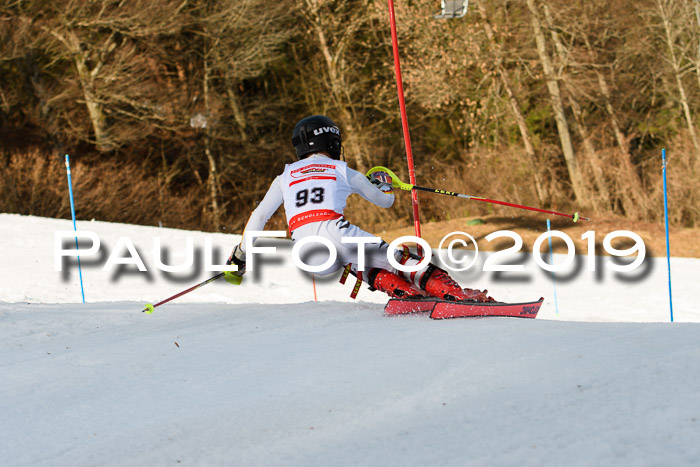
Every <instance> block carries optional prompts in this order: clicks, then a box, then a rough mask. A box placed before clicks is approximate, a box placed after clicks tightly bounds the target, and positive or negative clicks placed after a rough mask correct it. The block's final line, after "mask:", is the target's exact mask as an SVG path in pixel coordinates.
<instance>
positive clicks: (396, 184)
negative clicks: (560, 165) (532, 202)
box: [367, 166, 590, 222]
mask: <svg viewBox="0 0 700 467" xmlns="http://www.w3.org/2000/svg"><path fill="white" fill-rule="evenodd" d="M374 172H386V173H388V174H389V176H390V177H391V179H392V180H393V182H392V186H394V187H395V188H400V189H402V190H405V191H411V190H422V191H427V192H430V193H437V194H439V195H448V196H456V197H458V198H464V199H473V200H475V201H483V202H485V203H492V204H502V205H503V206H510V207H513V208H520V209H527V210H530V211H537V212H543V213H546V214H554V215H557V216H564V217H569V218H571V219H573V220H574V222H578V221H579V220H584V221H589V220H590V219H589V218H588V217H581V216H579V214H578V212H575V213H573V214H565V213H562V212H556V211H548V210H546V209H540V208H533V207H530V206H523V205H522V204H515V203H507V202H505V201H498V200H495V199H489V198H482V197H480V196H471V195H464V194H462V193H455V192H454V191H447V190H440V189H437V188H428V187H424V186H417V185H411V184H410V183H404V182H402V181H401V180H400V179H399V177H397V176H396V174H395V173H394V172H392V171H391V170H389V169H387V168H386V167H381V166H377V167H373V168H371V169H370V170H369V172H367V175H368V176H369V175H370V174H372V173H374Z"/></svg>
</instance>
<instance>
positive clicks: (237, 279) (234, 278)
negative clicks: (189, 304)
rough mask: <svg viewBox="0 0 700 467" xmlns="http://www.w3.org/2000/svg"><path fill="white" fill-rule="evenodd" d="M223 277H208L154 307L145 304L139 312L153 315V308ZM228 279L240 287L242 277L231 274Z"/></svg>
mask: <svg viewBox="0 0 700 467" xmlns="http://www.w3.org/2000/svg"><path fill="white" fill-rule="evenodd" d="M225 275H226V273H225V272H221V273H219V274H217V275H216V276H214V277H210V278H209V279H207V280H205V281H204V282H200V283H199V284H197V285H195V286H193V287H190V288H189V289H187V290H183V291H182V292H180V293H178V294H175V295H173V296H172V297H170V298H166V299H165V300H163V301H160V302H158V303H156V304H155V305H152V304H150V303H146V308H144V309H143V310H141V313H146V314H148V315H150V314H151V313H153V309H154V308H155V307H157V306H160V305H163V304H164V303H168V302H169V301H170V300H175V299H176V298H177V297H182V296H183V295H185V294H186V293H190V292H192V291H193V290H197V289H198V288H200V287H203V286H205V285H207V284H208V283H210V282H214V281H215V280H217V279H219V278H221V277H224V276H225ZM230 277H231V280H229V278H228V277H227V278H226V280H228V281H229V282H231V283H232V284H235V285H240V283H241V279H242V276H239V275H237V274H231V275H230Z"/></svg>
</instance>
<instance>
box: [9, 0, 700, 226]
mask: <svg viewBox="0 0 700 467" xmlns="http://www.w3.org/2000/svg"><path fill="white" fill-rule="evenodd" d="M439 6H440V2H439V0H412V1H408V0H407V1H402V0H397V1H396V18H397V22H398V33H399V44H400V52H401V60H402V62H401V64H402V71H403V75H404V85H405V90H406V104H407V109H408V121H409V125H410V130H411V141H412V144H413V152H414V157H415V160H416V169H417V178H418V183H419V184H421V185H427V186H434V187H438V188H444V189H448V190H453V191H461V192H464V193H468V194H472V195H479V196H485V197H489V198H495V199H501V200H505V201H511V202H515V203H521V204H528V205H533V206H539V207H543V208H550V209H570V210H571V211H572V212H573V210H578V211H580V212H582V213H584V212H585V213H587V214H591V215H595V214H599V215H604V214H610V213H615V214H618V215H622V216H625V217H627V218H629V219H644V220H650V221H657V220H660V219H661V217H662V215H663V204H662V203H663V192H662V182H661V149H662V148H666V149H667V154H668V160H669V168H668V177H669V196H670V209H671V221H672V223H673V224H674V225H676V226H697V225H698V222H699V220H700V177H699V176H698V165H699V164H698V159H699V158H700V135H699V134H698V133H699V130H698V127H697V124H696V122H698V121H700V115H699V114H700V7H699V5H698V2H697V1H696V0H637V1H634V2H632V1H629V0H627V1H622V0H586V1H576V0H574V1H572V0H490V1H485V0H481V1H477V0H472V1H471V2H470V7H469V13H468V14H467V15H466V16H465V17H464V18H462V19H452V20H440V19H434V18H433V15H434V14H435V13H436V12H437V11H438V9H439ZM316 113H322V114H326V115H328V116H330V117H331V118H333V119H334V120H335V121H336V122H337V123H338V124H339V125H340V126H341V128H342V130H343V132H344V146H345V155H346V159H347V160H348V162H349V163H350V164H351V166H353V167H355V168H357V169H359V170H366V169H367V168H369V167H372V166H374V165H385V166H388V167H391V168H392V169H394V170H395V171H396V172H397V173H398V174H399V175H401V176H403V177H405V178H406V179H407V178H408V177H407V174H406V163H405V150H404V143H403V139H402V138H403V136H402V132H401V123H400V117H399V111H398V98H397V92H396V84H395V78H394V68H393V60H392V50H391V38H390V30H389V13H388V6H387V2H386V1H385V0H364V1H359V0H344V1H339V0H332V1H319V0H298V1H290V0H279V1H274V2H273V1H268V0H219V1H213V0H122V1H112V0H102V1H88V0H54V1H19V0H0V167H1V170H0V192H1V193H2V198H1V199H0V211H2V212H14V213H22V214H32V215H40V216H49V217H67V216H69V215H70V208H69V203H68V194H67V182H66V174H65V167H64V166H63V160H64V159H63V156H64V154H70V155H71V160H72V163H73V167H72V168H73V183H74V189H75V196H76V202H77V206H76V210H77V215H78V218H80V219H92V218H95V219H98V220H107V221H116V222H130V223H140V224H146V225H158V224H159V223H162V225H164V226H168V227H181V228H189V229H202V230H211V231H227V232H231V231H233V232H240V230H241V229H242V228H243V225H244V223H245V221H246V218H247V215H248V213H249V212H250V211H251V209H252V208H254V207H255V204H256V202H257V201H258V200H259V199H260V198H261V197H262V195H263V194H264V193H265V191H266V189H267V187H268V186H269V184H270V182H271V181H272V179H273V178H274V176H275V175H277V174H278V173H279V172H281V170H282V168H283V166H284V164H285V163H288V162H291V161H293V160H294V152H293V148H292V146H291V143H290V140H291V131H292V128H293V127H294V124H295V123H296V121H297V120H298V119H300V118H302V117H304V116H306V115H309V114H316ZM436 198H438V197H435V196H433V197H432V198H430V195H424V196H421V200H422V208H421V209H422V215H423V218H424V219H427V220H431V219H432V220H436V219H447V218H456V217H462V216H470V215H477V214H485V213H487V212H493V211H489V210H493V209H496V210H497V211H496V212H503V213H506V211H505V209H509V208H503V210H501V208H494V207H493V206H490V205H484V204H483V203H469V202H465V201H452V200H450V199H447V200H443V199H436ZM409 204H410V200H409V197H408V195H400V201H399V202H398V206H397V207H396V208H395V209H392V210H391V211H390V212H389V213H384V214H382V215H381V216H380V214H379V212H378V211H376V210H372V209H369V210H368V209H367V204H366V203H364V204H363V203H361V202H353V203H352V204H351V206H350V210H349V213H348V215H349V216H350V218H351V219H352V220H353V221H354V222H357V223H358V224H360V225H363V226H367V227H369V226H376V225H378V224H379V223H382V224H384V225H386V224H391V225H393V226H399V225H402V224H405V223H407V222H408V220H409V219H410V216H411V214H410V206H409ZM507 215H514V216H517V215H518V213H517V212H512V211H508V212H507ZM282 226H283V218H282V217H281V216H279V214H278V215H277V216H276V217H275V218H274V221H273V227H282Z"/></svg>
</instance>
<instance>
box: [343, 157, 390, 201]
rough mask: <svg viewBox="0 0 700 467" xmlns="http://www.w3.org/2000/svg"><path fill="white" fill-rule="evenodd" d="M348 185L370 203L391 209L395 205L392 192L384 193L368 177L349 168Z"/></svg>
mask: <svg viewBox="0 0 700 467" xmlns="http://www.w3.org/2000/svg"><path fill="white" fill-rule="evenodd" d="M347 173H348V183H349V184H350V186H351V187H352V189H353V190H355V193H357V194H358V195H360V196H362V197H363V198H364V199H366V200H367V201H369V202H370V203H373V204H376V205H377V206H379V207H382V208H389V207H391V206H392V205H393V204H394V193H393V192H391V191H382V190H381V189H379V188H378V187H377V186H376V185H374V184H372V182H370V181H369V180H367V177H366V176H365V175H364V174H362V173H361V172H358V171H357V170H353V169H351V168H349V167H348V172H347Z"/></svg>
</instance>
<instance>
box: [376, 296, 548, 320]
mask: <svg viewBox="0 0 700 467" xmlns="http://www.w3.org/2000/svg"><path fill="white" fill-rule="evenodd" d="M543 301H544V298H540V299H539V300H537V301H535V302H525V303H502V302H487V303H480V302H450V301H447V300H436V299H434V298H427V297H426V298H419V299H398V298H392V299H390V300H389V302H388V303H387V304H386V306H385V307H384V313H386V314H388V315H401V314H407V313H418V312H430V317H431V318H432V319H448V318H466V317H475V316H510V317H515V318H536V317H537V312H538V311H539V310H540V307H541V306H542V302H543Z"/></svg>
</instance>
